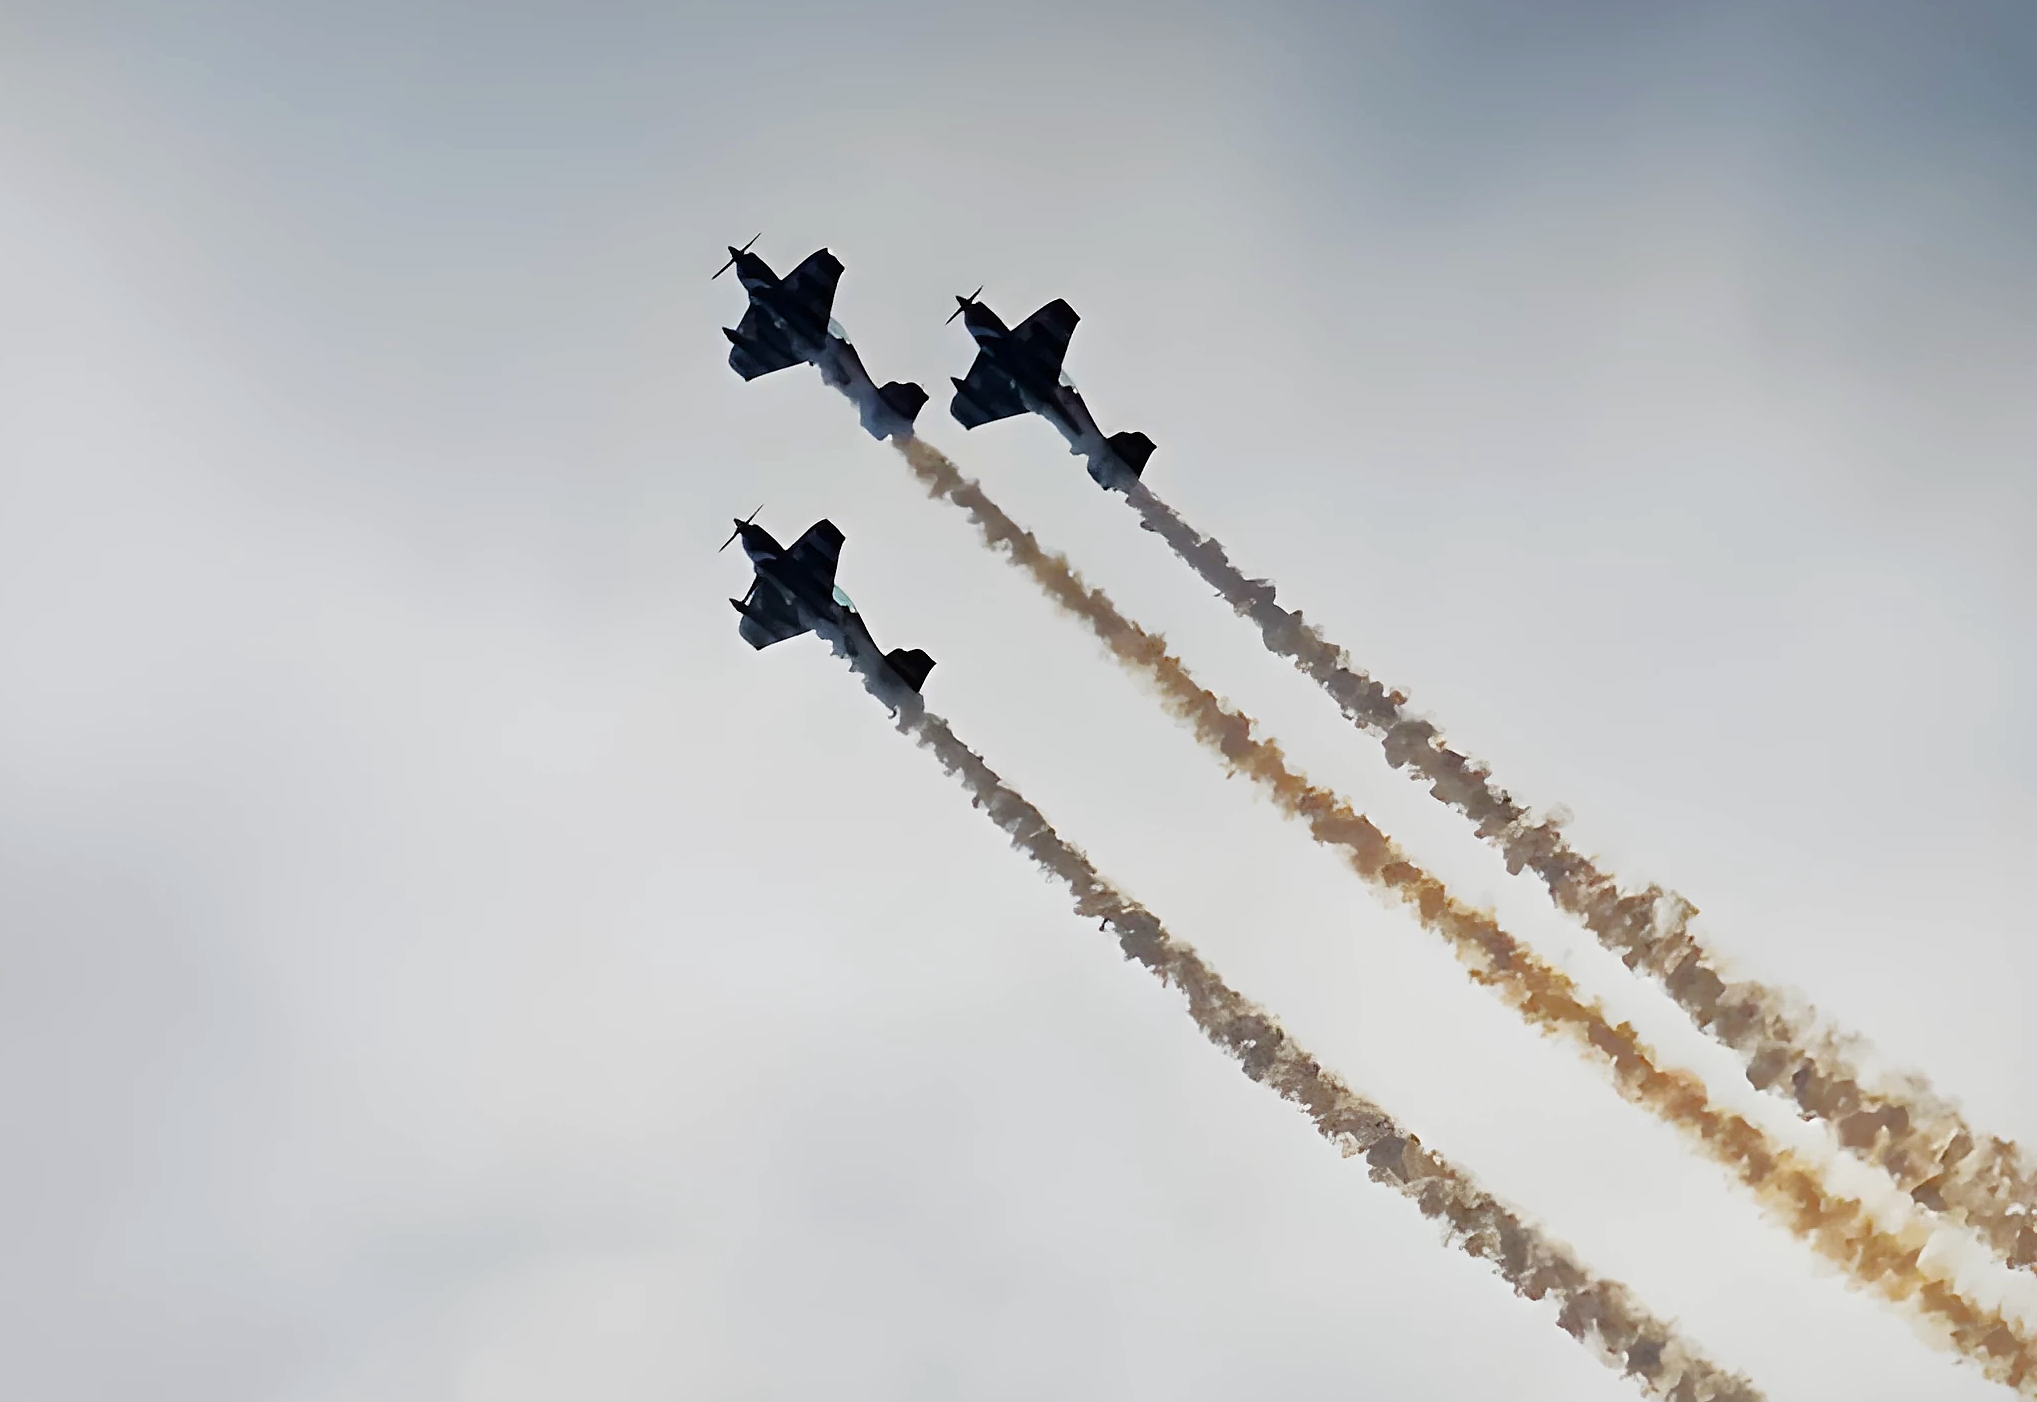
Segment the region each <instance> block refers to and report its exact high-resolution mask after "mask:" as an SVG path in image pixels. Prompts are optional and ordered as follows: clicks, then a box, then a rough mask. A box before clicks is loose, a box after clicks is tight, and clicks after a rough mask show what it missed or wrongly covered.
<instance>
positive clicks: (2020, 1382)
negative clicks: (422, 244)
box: [896, 440, 2037, 1389]
mask: <svg viewBox="0 0 2037 1402" xmlns="http://www.w3.org/2000/svg"><path fill="white" fill-rule="evenodd" d="M896 446H897V447H898V449H899V451H900V452H901V453H902V454H903V455H904V457H905V459H906V462H907V464H908V466H910V467H911V468H912V470H913V474H914V475H915V476H916V477H917V478H918V479H919V480H920V482H921V484H922V485H923V486H924V487H925V488H926V489H927V491H928V492H929V493H930V494H931V495H933V496H936V497H939V498H941V499H943V500H946V501H948V502H951V503H952V504H954V505H955V506H958V507H960V508H961V509H962V510H963V511H964V512H966V513H967V514H968V516H969V518H970V520H971V521H972V522H973V523H974V524H975V526H976V528H977V531H978V533H979V534H980V535H981V537H982V539H983V542H984V544H985V545H986V546H988V547H989V548H991V549H992V550H994V551H998V552H1000V553H1002V554H1003V555H1004V556H1005V557H1006V558H1007V559H1008V560H1010V561H1011V563H1012V564H1014V565H1015V566H1017V567H1018V568H1019V569H1021V570H1024V571H1025V572H1026V573H1027V574H1028V575H1029V576H1030V577H1031V578H1032V579H1033V581H1034V582H1035V583H1036V584H1038V585H1039V586H1040V588H1041V589H1042V590H1043V591H1044V592H1045V593H1046V594H1047V596H1048V597H1049V598H1050V599H1052V600H1053V601H1054V602H1055V603H1056V604H1058V605H1059V606H1060V607H1062V608H1063V609H1065V610H1066V611H1067V612H1069V613H1070V614H1072V615H1073V616H1075V617H1076V618H1078V619H1080V620H1081V621H1082V622H1084V623H1085V624H1087V625H1088V626H1089V628H1090V629H1091V631H1092V632H1094V633H1095V634H1096V636H1097V638H1098V639H1099V640H1101V641H1102V642H1103V643H1104V644H1105V645H1106V646H1107V647H1109V648H1110V650H1111V652H1112V654H1113V655H1114V656H1115V657H1116V658H1117V659H1118V661H1119V662H1121V663H1122V664H1124V665H1125V666H1126V667H1127V668H1129V669H1132V670H1134V671H1135V672H1137V673H1138V674H1139V675H1141V676H1143V677H1145V678H1146V679H1147V680H1148V681H1149V682H1151V683H1152V684H1153V686H1154V687H1155V689H1156V691H1157V692H1158V694H1159V696H1160V699H1161V701H1162V703H1163V704H1164V705H1165V707H1166V708H1167V709H1168V710H1169V711H1171V712H1172V713H1173V714H1174V715H1176V716H1177V717H1179V718H1180V719H1182V720H1184V721H1186V722H1188V724H1189V725H1190V726H1191V727H1192V728H1193V729H1194V731H1195V734H1196V737H1197V738H1198V739H1199V740H1201V741H1202V742H1203V743H1204V745H1205V746H1207V747H1208V748H1209V749H1211V750H1212V751H1214V752H1215V753H1216V754H1217V755H1218V756H1219V757H1220V758H1221V759H1222V760H1223V762H1224V763H1225V765H1226V766H1227V767H1229V768H1230V769H1231V771H1232V772H1234V773H1243V774H1246V775H1248V776H1249V777H1251V778H1252V779H1253V780H1255V781H1256V782H1257V783H1258V784H1259V785H1260V787H1261V789H1262V791H1263V792H1265V793H1266V794H1267V796H1268V797H1270V798H1271V799H1272V800H1273V802H1274V803H1275V804H1276V805H1277V806H1278V807H1279V808H1280V809H1281V811H1282V812H1284V813H1286V814H1287V815H1288V816H1289V817H1292V818H1295V819H1298V820H1300V821H1302V822H1305V823H1306V824H1308V827H1309V831H1310V833H1311V834H1312V835H1313V836H1314V837H1315V839H1316V841H1317V842H1319V843H1322V844H1323V845H1324V846H1327V847H1331V848H1335V849H1339V850H1341V851H1342V853H1343V854H1344V857H1345V860H1346V862H1347V863H1348V865H1349V866H1350V867H1351V869H1352V870H1353V871H1355V872H1356V873H1357V874H1358V875H1359V877H1361V878H1362V879H1363V880H1364V881H1365V882H1366V883H1367V885H1369V886H1371V887H1372V888H1373V889H1374V890H1375V891H1377V892H1378V893H1380V894H1381V895H1382V896H1384V897H1387V898H1390V899H1392V900H1395V901H1398V902H1400V903H1401V904H1403V905H1404V906H1405V907H1406V908H1407V909H1409V910H1410V911H1411V912H1412V913H1413V914H1414V915H1415V917H1416V918H1417V919H1418V920H1419V921H1420V922H1421V923H1422V925H1423V926H1424V927H1425V928H1427V929H1428V930H1430V931H1431V932H1433V933H1435V934H1437V935H1439V936H1440V937H1442V939H1443V940H1444V941H1445V942H1446V943H1447V944H1448V945H1449V946H1450V949H1451V952H1452V953H1453V954H1455V955H1456V956H1457V958H1458V960H1459V961H1460V962H1461V963H1462V964H1463V965H1464V967H1465V969H1466V971H1467V972H1468V973H1469V974H1470V975H1471V978H1472V979H1473V981H1474V982H1477V983H1480V984H1483V985H1485V986H1487V987H1489V988H1492V989H1494V990H1495V991H1496V992H1498V993H1499V994H1500V996H1501V997H1502V998H1503V999H1504V1000H1505V1001H1506V1003H1507V1004H1508V1006H1510V1007H1512V1008H1513V1009H1514V1010H1515V1011H1516V1012H1518V1013H1519V1014H1520V1015H1521V1016H1522V1018H1523V1019H1524V1020H1526V1021H1527V1022H1528V1023H1529V1024H1530V1025H1531V1026H1534V1027H1538V1028H1540V1029H1541V1030H1543V1031H1544V1032H1547V1033H1550V1034H1553V1035H1556V1036H1560V1037H1563V1038H1565V1039H1566V1040H1568V1041H1569V1042H1570V1043H1571V1044H1572V1045H1573V1046H1574V1047H1575V1048H1576V1049H1577V1050H1578V1051H1580V1052H1581V1053H1583V1054H1584V1055H1585V1056H1586V1057H1587V1058H1589V1059H1591V1060H1594V1061H1596V1062H1598V1063H1599V1064H1600V1065H1601V1066H1603V1067H1604V1068H1605V1069H1606V1071H1607V1072H1608V1073H1609V1074H1610V1076H1611V1078H1612V1081H1613V1084H1614V1087H1615V1088H1616V1089H1617V1090H1618V1091H1619V1092H1620V1094H1621V1095H1622V1096H1624V1097H1625V1098H1626V1099H1628V1100H1629V1101H1631V1102H1633V1103H1634V1104H1636V1105H1640V1106H1643V1107H1644V1108H1646V1109H1648V1110H1649V1111H1651V1112H1652V1113H1654V1114H1655V1115H1657V1116H1658V1117H1659V1118H1661V1119H1663V1120H1664V1121H1666V1122H1667V1123H1669V1124H1671V1125H1674V1126H1675V1127H1676V1128H1677V1129H1679V1130H1680V1131H1682V1132H1683V1134H1684V1135H1685V1136H1686V1137H1687V1139H1688V1140H1689V1141H1690V1143H1691V1144H1692V1145H1693V1146H1694V1147H1696V1148H1698V1149H1700V1150H1702V1151H1703V1152H1704V1153H1705V1154H1706V1155H1707V1156H1709V1157H1710V1158H1712V1159H1713V1160H1714V1161H1715V1162H1717V1163H1719V1164H1721V1165H1723V1166H1724V1167H1725V1168H1727V1169H1728V1170H1729V1171H1730V1172H1731V1173H1732V1174H1733V1175H1734V1176H1735V1177H1736V1178H1738V1179H1739V1180H1740V1182H1741V1183H1742V1184H1743V1185H1744V1186H1745V1187H1747V1188H1748V1189H1749V1190H1750V1191H1751V1192H1752V1193H1753V1194H1754V1196H1755V1198H1756V1200H1757V1201H1758V1202H1759V1203H1760V1204H1761V1206H1762V1207H1763V1209H1764V1210H1765V1211H1766V1212H1767V1213H1768V1214H1769V1216H1770V1217H1771V1218H1773V1219H1775V1220H1776V1221H1779V1222H1781V1223H1782V1224H1783V1225H1784V1226H1786V1227H1788V1228H1789V1229H1790V1230H1791V1231H1792V1232H1794V1233H1796V1234H1797V1235H1798V1236H1799V1237H1801V1238H1802V1239H1804V1240H1805V1241H1806V1242H1808V1243H1809V1244H1810V1245H1811V1246H1812V1247H1813V1248H1814V1249H1815V1250H1816V1251H1817V1252H1818V1253H1819V1254H1820V1255H1822V1256H1824V1257H1825V1258H1826V1259H1828V1260H1830V1261H1832V1262H1834V1263H1835V1264H1837V1265H1839V1266H1840V1267H1841V1268H1843V1269H1844V1270H1845V1271H1846V1272H1847V1273H1848V1274H1849V1275H1850V1276H1852V1278H1853V1279H1854V1280H1855V1281H1857V1282H1858V1283H1860V1284H1861V1285H1864V1286H1866V1287H1868V1288H1869V1289H1872V1290H1874V1291H1876V1292H1877V1293H1878V1294H1880V1295H1881V1296H1883V1298H1885V1299H1887V1300H1889V1301H1891V1302H1893V1303H1897V1304H1901V1305H1904V1306H1906V1307H1909V1308H1911V1309H1914V1310H1916V1311H1917V1312H1918V1313H1919V1314H1920V1315H1922V1316H1923V1317H1924V1319H1925V1321H1926V1322H1927V1326H1928V1327H1929V1329H1930V1330H1931V1331H1932V1332H1933V1333H1934V1334H1935V1335H1936V1336H1937V1337H1938V1338H1939V1340H1940V1341H1941V1342H1942V1343H1944V1344H1945V1345H1947V1346H1949V1347H1951V1348H1953V1349H1956V1350H1957V1351H1959V1352H1960V1353H1962V1354H1964V1355H1965V1356H1966V1357H1968V1358H1969V1359H1971V1360H1972V1361H1974V1362H1976V1363H1978V1364H1979V1365H1980V1366H1981V1368H1982V1369H1983V1371H1985V1372H1986V1373H1987V1375H1988V1376H1989V1377H1990V1378H1993V1379H1994V1380H1996V1381H1998V1382H2003V1383H2007V1384H2009V1385H2010V1386H2013V1387H2017V1388H2030V1389H2037V1340H2033V1339H2032V1338H2031V1337H2030V1336H2029V1335H2028V1334H2027V1333H2026V1332H2025V1331H2024V1330H2023V1329H2021V1328H2020V1327H2019V1326H2018V1325H2017V1324H2015V1323H2014V1322H2013V1321H2011V1320H2010V1319H2009V1318H2007V1317H2006V1316H2004V1315H2003V1314H2002V1313H2001V1311H1999V1310H1998V1309H1993V1308H1990V1307H1987V1306H1985V1305H1981V1304H1978V1303H1976V1302H1974V1301H1972V1300H1970V1299H1968V1298H1967V1297H1966V1296H1965V1295H1964V1294H1963V1293H1962V1292H1961V1291H1960V1290H1959V1288H1958V1286H1957V1284H1956V1282H1955V1281H1954V1280H1953V1279H1952V1278H1950V1277H1949V1276H1947V1275H1946V1274H1944V1273H1943V1272H1942V1271H1940V1270H1938V1269H1936V1268H1935V1267H1931V1266H1926V1265H1924V1264H1923V1263H1922V1259H1921V1253H1922V1247H1923V1243H1924V1238H1923V1236H1922V1234H1921V1233H1918V1232H1916V1231H1915V1230H1914V1228H1911V1229H1906V1230H1905V1231H1904V1232H1902V1233H1891V1232H1888V1231H1884V1230H1883V1229H1881V1228H1880V1227H1879V1226H1877V1225H1876V1223H1875V1222H1874V1220H1873V1217H1872V1215H1871V1214H1870V1213H1869V1212H1868V1211H1867V1209H1866V1208H1865V1207H1864V1206H1863V1205H1862V1204H1861V1203H1860V1202H1858V1201H1856V1200H1854V1199H1851V1198H1848V1197H1845V1196H1843V1195H1841V1194H1838V1193H1836V1192H1833V1191H1831V1190H1830V1189H1828V1188H1827V1187H1826V1186H1825V1178H1824V1174H1823V1172H1822V1171H1821V1169H1820V1168H1819V1167H1818V1166H1816V1165H1814V1164H1812V1163H1810V1162H1808V1161H1807V1160H1805V1159H1804V1158H1803V1157H1801V1156H1800V1155H1797V1154H1795V1153H1793V1152H1791V1151H1790V1150H1788V1149H1786V1148H1784V1147H1783V1146H1781V1145H1779V1144H1777V1143H1776V1142H1775V1141H1774V1140H1773V1139H1772V1138H1771V1137H1770V1136H1768V1135H1767V1134H1765V1133H1763V1132H1762V1131H1761V1130H1760V1129H1759V1128H1758V1127H1757V1126H1755V1125H1754V1124H1752V1123H1750V1122H1749V1121H1748V1120H1746V1119H1744V1118H1742V1117H1741V1116H1738V1115H1733V1114H1729V1113H1727V1112H1725V1111H1722V1110H1720V1109H1718V1108H1717V1107H1716V1106H1714V1105H1713V1104H1712V1103H1711V1100H1710V1098H1709V1096H1708V1095H1707V1093H1706V1091H1705V1088H1704V1085H1703V1083H1702V1082H1701V1081H1699V1080H1698V1078H1697V1077H1695V1076H1693V1075H1691V1074H1690V1073H1688V1072H1684V1071H1665V1070H1663V1069H1662V1068H1661V1066H1659V1065H1658V1064H1657V1062H1656V1059H1655V1054H1654V1052H1653V1050H1652V1049H1650V1048H1649V1047H1648V1046H1647V1044H1646V1043H1644V1042H1642V1041H1641V1039H1640V1038H1639V1036H1637V1035H1636V1034H1635V1032H1634V1029H1633V1028H1632V1027H1630V1026H1628V1025H1627V1024H1625V1023H1619V1024H1615V1023H1613V1022H1612V1021H1611V1020H1610V1019H1609V1018H1608V1017H1607V1016H1606V1013H1605V1010H1604V1009H1603V1008H1602V1007H1600V1006H1599V1005H1598V1004H1597V1003H1596V1002H1594V1001H1592V1000H1590V999H1588V998H1586V997H1584V996H1583V994H1582V993H1581V992H1580V990H1579V989H1578V988H1577V986H1576V985H1575V984H1574V983H1573V982H1572V981H1571V980H1570V978H1569V976H1568V975H1566V974H1564V973H1563V972H1562V971H1561V970H1559V969H1556V968H1554V967H1552V966H1551V965H1549V964H1547V963H1545V962H1544V961H1543V960H1541V959H1540V958H1538V957H1537V956H1536V955H1535V954H1534V953H1533V951H1531V950H1528V949H1526V948H1524V947H1523V946H1522V945H1521V944H1520V943H1519V942H1518V941H1517V940H1515V939H1514V938H1513V936H1511V935H1509V934H1508V933H1507V932H1506V931H1505V930H1503V929H1501V928H1500V926H1499V924H1498V923H1497V922H1496V921H1495V920H1494V919H1493V918H1492V917H1491V916H1490V915H1489V914H1486V913H1485V912H1483V911H1477V910H1473V909H1470V908H1469V907H1467V906H1465V905H1463V904H1462V903H1461V902H1459V901H1458V900H1457V899H1456V898H1455V897H1453V896H1452V895H1451V894H1450V892H1449V890H1448V889H1447V888H1445V887H1444V885H1443V884H1442V883H1441V882H1440V881H1438V880H1437V879H1436V878H1435V877H1433V876H1431V875H1430V874H1429V873H1428V872H1426V871H1424V870H1422V868H1421V867H1419V866H1417V865H1416V864H1415V863H1414V862H1413V861H1411V860H1410V859H1409V858H1408V857H1407V855H1406V854H1405V853H1403V852H1401V851H1400V850H1399V848H1398V847H1396V846H1395V845H1394V843H1393V841H1392V840H1391V839H1390V838H1389V837H1387V835H1386V834H1385V833H1383V832H1381V831H1380V830H1379V829H1378V828H1377V827H1376V826H1374V825H1373V823H1372V822H1371V821H1370V820H1369V819H1367V818H1366V817H1365V816H1364V815H1362V814H1360V813H1358V812H1357V811H1356V810H1354V809H1353V808H1352V807H1351V806H1350V805H1349V804H1348V803H1347V802H1346V801H1345V800H1344V799H1343V798H1342V797H1340V796H1339V795H1337V794H1336V793H1334V792H1332V791H1330V790H1328V789H1323V788H1319V787H1317V786H1316V785H1313V784H1311V783H1309V781H1308V780H1307V779H1306V778H1304V777H1303V776H1302V775H1301V774H1299V773H1298V772H1296V771H1295V770H1294V769H1293V768H1292V767H1291V766H1290V765H1289V764H1288V762H1287V758H1286V756H1285V755H1284V754H1283V753H1282V752H1281V749H1280V747H1279V746H1278V745H1277V744H1275V743H1274V742H1273V741H1270V740H1266V739H1262V738H1261V737H1259V736H1258V735H1256V734H1255V733H1254V731H1255V728H1256V727H1255V725H1254V722H1253V721H1252V719H1251V717H1249V716H1247V715H1245V714H1243V713H1242V712H1240V711H1238V710H1236V709H1235V708H1233V707H1231V706H1230V705H1228V704H1227V703H1225V702H1224V701H1222V700H1220V699H1219V698H1218V697H1217V696H1215V695H1214V694H1213V693H1211V692H1210V691H1208V690H1206V689H1204V688H1203V687H1202V686H1201V685H1200V684H1198V683H1197V682H1196V680H1195V679H1194V677H1193V676H1191V675H1190V674H1189V672H1188V669H1187V668H1186V667H1185V666H1184V665H1183V664H1182V662H1181V660H1180V659H1179V658H1177V657H1175V656H1174V655H1173V654H1172V653H1171V652H1169V651H1168V650H1167V646H1166V643H1165V641H1164V640H1163V639H1161V638H1159V637H1157V636H1155V635H1154V634H1151V633H1148V632H1146V631H1145V630H1144V629H1143V628H1141V627H1139V626H1138V625H1137V624H1136V623H1133V622H1132V621H1131V620H1130V619H1128V618H1126V617H1125V616H1124V615H1123V614H1122V613H1120V612H1119V611H1118V608H1117V606H1116V605H1115V604H1113V603H1112V602H1111V601H1110V600H1109V599H1108V598H1107V597H1105V596H1104V595H1103V594H1102V593H1101V592H1100V591H1098V590H1096V589H1093V588H1091V587H1090V586H1089V585H1088V584H1087V583H1085V582H1084V581H1083V579H1082V577H1081V576H1080V575H1078V574H1077V573H1076V572H1075V570H1074V568H1073V567H1072V566H1071V565H1070V564H1069V563H1068V561H1067V559H1066V558H1065V557H1063V556H1060V555H1057V554H1051V553H1049V552H1048V551H1047V550H1045V549H1044V548H1043V547H1042V546H1041V545H1040V543H1039V541H1038V540H1036V539H1035V538H1034V537H1033V535H1032V533H1031V532H1029V531H1026V530H1023V529H1021V528H1020V527H1019V526H1018V524H1017V523H1016V522H1014V521H1013V520H1012V519H1011V517H1009V516H1008V515H1006V514H1005V512H1004V511H1003V509H1002V508H1000V507H999V506H998V505H997V504H996V503H995V502H993V501H991V500H990V499H989V497H988V496H987V495H985V493H984V491H983V489H982V487H981V486H980V485H978V484H977V483H976V482H974V481H972V480H970V479H969V478H967V477H964V476H963V475H962V473H961V471H960V470H959V469H958V468H957V467H956V466H955V465H954V463H953V462H951V461H949V460H948V458H947V457H946V456H945V455H944V454H942V453H941V452H939V451H938V450H937V449H935V448H933V447H931V446H930V445H928V444H926V443H923V442H919V441H917V440H909V441H907V442H905V443H901V444H898V445H896Z"/></svg>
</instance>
